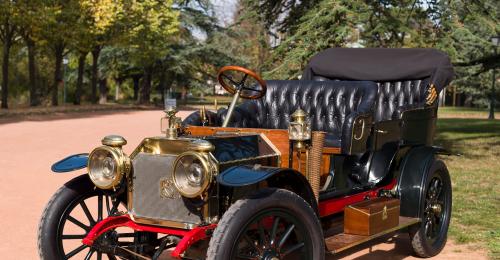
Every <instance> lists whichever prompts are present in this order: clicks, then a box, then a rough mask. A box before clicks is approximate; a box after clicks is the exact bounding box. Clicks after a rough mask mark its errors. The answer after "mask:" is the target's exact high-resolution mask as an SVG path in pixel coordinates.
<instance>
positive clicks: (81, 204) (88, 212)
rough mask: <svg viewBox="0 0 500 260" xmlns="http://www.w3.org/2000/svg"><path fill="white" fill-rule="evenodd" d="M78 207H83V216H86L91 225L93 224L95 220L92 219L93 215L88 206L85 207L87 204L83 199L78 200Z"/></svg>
mask: <svg viewBox="0 0 500 260" xmlns="http://www.w3.org/2000/svg"><path fill="white" fill-rule="evenodd" d="M80 207H81V208H82V209H83V212H84V213H85V216H87V219H88V220H89V223H90V225H91V226H93V225H95V223H96V222H95V220H94V217H93V216H92V214H91V213H90V210H89V208H88V207H87V204H85V201H84V200H82V201H81V202H80Z"/></svg>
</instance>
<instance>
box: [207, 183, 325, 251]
mask: <svg viewBox="0 0 500 260" xmlns="http://www.w3.org/2000/svg"><path fill="white" fill-rule="evenodd" d="M273 208H280V209H284V210H287V211H289V212H290V213H293V214H294V216H296V217H297V218H298V219H299V220H300V222H301V224H303V225H304V227H305V229H306V230H308V231H309V234H308V235H309V239H310V240H311V241H312V253H313V256H314V257H313V258H312V259H314V260H323V259H324V258H325V246H324V238H323V231H322V229H321V225H320V223H319V220H318V218H317V216H316V214H315V213H314V211H313V209H312V208H311V206H310V205H309V204H308V203H307V202H306V201H305V200H304V199H302V198H301V197H300V196H298V195H297V194H295V193H293V192H291V191H288V190H284V189H275V188H266V189H262V190H260V191H259V192H257V193H255V194H253V195H250V196H248V197H246V198H244V199H240V200H238V201H236V202H235V203H234V204H233V205H231V207H230V208H229V209H228V210H227V211H226V212H225V213H224V215H223V216H222V219H221V220H220V221H219V223H218V225H217V228H216V229H215V231H214V233H213V235H212V238H211V240H210V243H209V247H208V251H207V259H208V260H231V254H232V252H231V251H232V247H233V242H234V241H236V240H237V238H238V235H239V233H240V230H241V229H242V228H243V227H244V226H245V225H246V224H247V223H248V222H249V221H250V220H251V219H252V217H253V216H255V215H256V214H258V213H259V212H262V211H265V210H267V209H273Z"/></svg>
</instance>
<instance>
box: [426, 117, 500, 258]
mask: <svg viewBox="0 0 500 260" xmlns="http://www.w3.org/2000/svg"><path fill="white" fill-rule="evenodd" d="M454 115H455V116H454ZM464 115H466V116H464ZM487 115H488V114H487V112H485V111H484V110H482V111H480V110H468V109H463V108H462V109H454V108H444V109H440V115H439V116H440V119H439V121H438V132H437V135H436V141H435V144H437V145H442V146H444V147H446V148H448V149H451V150H452V151H453V152H457V153H460V154H462V156H449V157H448V156H445V157H443V159H444V160H445V162H446V164H447V165H448V169H449V171H450V174H451V179H452V183H453V211H452V223H451V227H450V234H451V237H452V238H453V239H454V240H455V241H457V242H459V243H471V242H472V243H477V244H479V245H481V246H485V247H486V248H487V249H488V251H489V253H490V256H491V257H492V258H494V259H500V191H499V188H500V185H499V184H500V120H498V119H497V120H494V121H492V120H487V119H479V118H487ZM499 116H500V113H498V114H497V117H499ZM454 117H455V118H454ZM474 117H476V118H474Z"/></svg>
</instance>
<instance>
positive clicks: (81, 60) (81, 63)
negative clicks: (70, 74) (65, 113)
mask: <svg viewBox="0 0 500 260" xmlns="http://www.w3.org/2000/svg"><path fill="white" fill-rule="evenodd" d="M86 58H87V53H83V52H81V53H80V56H79V57H78V77H77V78H76V90H75V100H74V101H73V104H75V105H80V103H81V100H82V90H83V74H84V73H85V59H86Z"/></svg>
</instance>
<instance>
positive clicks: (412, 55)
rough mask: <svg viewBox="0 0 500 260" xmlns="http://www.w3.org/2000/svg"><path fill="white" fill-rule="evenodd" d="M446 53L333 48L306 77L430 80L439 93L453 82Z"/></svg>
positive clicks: (314, 60)
mask: <svg viewBox="0 0 500 260" xmlns="http://www.w3.org/2000/svg"><path fill="white" fill-rule="evenodd" d="M453 75H454V72H453V66H452V65H451V62H450V58H449V57H448V55H446V53H444V52H442V51H438V50H435V49H384V48H331V49H326V50H324V51H322V52H320V53H318V54H316V55H314V56H313V57H312V58H311V60H310V61H309V64H308V65H307V67H306V68H305V70H304V72H303V74H302V78H301V79H304V80H311V79H313V77H314V76H321V77H326V78H330V79H341V80H370V81H378V82H386V81H400V80H415V79H424V78H430V82H429V84H434V85H435V86H436V88H437V90H438V91H441V90H442V89H443V88H445V87H446V86H447V85H448V84H449V83H450V81H451V80H452V79H453Z"/></svg>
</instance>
